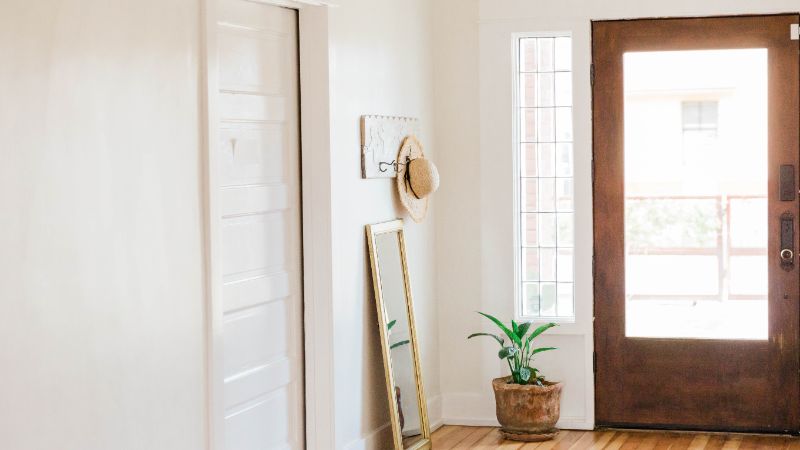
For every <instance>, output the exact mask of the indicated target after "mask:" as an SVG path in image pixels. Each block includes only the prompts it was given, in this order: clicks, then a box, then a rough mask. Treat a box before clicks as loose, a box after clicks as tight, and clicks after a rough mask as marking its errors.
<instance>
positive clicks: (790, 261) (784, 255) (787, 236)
mask: <svg viewBox="0 0 800 450" xmlns="http://www.w3.org/2000/svg"><path fill="white" fill-rule="evenodd" d="M779 256H780V258H781V268H782V269H783V270H785V271H787V272H788V271H790V270H792V268H794V215H793V214H792V213H790V212H789V211H786V212H785V213H783V214H781V252H780V255H779Z"/></svg>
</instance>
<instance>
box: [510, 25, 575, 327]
mask: <svg viewBox="0 0 800 450" xmlns="http://www.w3.org/2000/svg"><path fill="white" fill-rule="evenodd" d="M557 37H568V38H570V45H571V46H572V52H571V53H572V61H571V64H570V67H571V68H570V75H571V79H572V82H573V86H574V82H575V79H574V69H575V40H574V37H573V33H572V32H571V31H540V32H521V33H512V34H511V41H512V45H511V61H512V64H511V86H512V97H511V98H512V100H511V108H512V112H511V117H512V118H513V120H512V139H511V142H512V155H513V157H512V160H513V164H512V166H513V168H512V170H513V173H512V177H513V178H512V179H513V180H514V208H513V214H514V239H513V241H514V318H515V320H517V321H527V322H535V323H540V322H542V323H544V322H555V323H559V324H575V323H576V318H577V308H578V302H577V293H576V284H577V277H576V276H575V272H576V270H575V269H576V267H575V265H576V260H575V252H574V251H573V256H572V257H573V261H572V270H573V277H572V280H573V281H572V286H573V287H572V302H573V313H572V316H567V317H563V316H561V317H552V316H526V315H524V314H523V295H524V293H523V290H522V251H521V249H522V242H521V240H520V238H521V234H520V233H521V217H522V211H521V202H520V200H521V198H522V193H521V185H522V176H521V172H520V168H521V165H520V164H521V162H520V149H521V145H522V138H521V129H520V120H521V114H520V108H521V100H520V88H519V86H520V41H521V40H522V39H526V38H557ZM573 95H574V88H573ZM570 108H571V111H572V117H573V124H572V127H573V130H572V132H573V174H572V179H573V183H574V180H575V167H574V164H575V147H574V145H575V140H574V133H575V123H574V117H575V113H574V109H575V100H574V97H573V100H572V104H571V105H570ZM573 185H574V184H573ZM574 192H575V190H574V189H573V193H574ZM573 195H574V194H573ZM573 201H574V199H573ZM576 226H577V224H576V223H575V212H573V233H576V234H577V229H576ZM556 248H558V247H556ZM574 248H575V244H573V249H574Z"/></svg>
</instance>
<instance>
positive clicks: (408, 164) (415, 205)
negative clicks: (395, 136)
mask: <svg viewBox="0 0 800 450" xmlns="http://www.w3.org/2000/svg"><path fill="white" fill-rule="evenodd" d="M438 188H439V171H437V170H436V166H435V165H434V164H433V163H432V162H431V160H429V159H426V158H425V154H424V153H423V152H422V144H420V143H419V141H418V140H417V138H416V137H415V136H413V135H412V136H407V137H406V138H405V139H404V140H403V145H401V146H400V152H399V153H398V155H397V192H398V193H399V194H400V202H401V203H402V204H403V206H405V208H406V209H407V210H408V212H409V214H410V215H411V218H412V219H414V222H417V223H419V222H422V220H423V219H425V214H426V213H427V212H428V198H429V197H430V195H431V194H433V193H434V192H436V189H438Z"/></svg>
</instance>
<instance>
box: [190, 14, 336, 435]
mask: <svg viewBox="0 0 800 450" xmlns="http://www.w3.org/2000/svg"><path fill="white" fill-rule="evenodd" d="M217 2H218V0H201V1H200V16H199V23H198V25H199V37H200V45H199V55H198V63H199V91H200V92H199V94H200V95H199V97H200V108H199V126H200V130H199V133H200V142H201V144H200V145H201V150H200V152H201V158H200V159H201V167H199V172H200V178H201V183H202V192H203V240H204V242H203V249H204V255H203V263H204V274H205V285H204V296H205V304H206V308H205V326H204V328H205V340H206V355H205V378H206V382H205V384H206V414H205V418H206V419H205V423H204V427H205V430H206V434H207V436H206V442H207V449H208V450H222V449H224V434H223V424H224V417H223V414H224V406H223V404H224V403H223V398H222V387H223V368H222V358H221V352H222V348H223V342H222V295H221V289H222V284H221V282H220V280H221V270H220V267H219V263H218V261H219V255H220V237H219V230H220V228H221V218H220V215H219V213H218V211H219V205H220V199H219V195H218V192H217V190H216V189H213V186H216V185H217V180H218V178H219V172H220V171H219V162H218V161H217V158H216V157H215V155H216V154H217V152H216V151H215V150H216V146H217V142H218V130H217V127H216V124H217V123H218V120H217V119H218V99H217V92H218V91H217V85H218V80H217V69H218V67H219V62H218V61H217V56H216V55H217V36H216V22H217V17H218V13H217V9H216V4H217ZM258 2H259V3H264V4H270V5H277V6H282V7H290V8H292V9H296V10H297V11H298V37H299V45H298V51H299V62H300V70H299V73H300V83H299V90H300V93H299V94H300V157H301V178H302V183H301V189H302V193H301V202H302V218H303V220H302V227H303V228H302V242H303V305H304V306H303V308H304V314H303V316H304V317H303V326H304V330H314V333H306V332H305V331H304V333H303V335H304V336H303V337H304V347H305V348H304V358H303V361H304V372H305V376H304V379H305V383H304V386H305V411H306V413H305V444H306V448H307V449H309V450H314V449H319V450H323V449H328V448H330V443H332V442H336V440H335V428H334V412H335V409H334V394H333V390H332V386H333V385H334V384H333V382H334V378H333V369H334V366H333V344H332V343H333V309H332V304H333V301H332V295H331V293H332V292H333V276H332V273H333V257H332V255H333V251H332V247H333V236H332V234H331V231H330V230H331V229H332V226H331V224H332V214H331V199H330V192H331V164H330V161H331V153H330V134H331V126H330V88H329V86H330V73H329V56H328V55H329V47H330V41H329V37H328V7H329V6H332V4H331V3H330V2H328V1H317V0H258Z"/></svg>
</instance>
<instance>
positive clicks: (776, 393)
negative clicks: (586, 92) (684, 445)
mask: <svg viewBox="0 0 800 450" xmlns="http://www.w3.org/2000/svg"><path fill="white" fill-rule="evenodd" d="M799 18H800V16H798V15H797V14H784V15H771V16H740V17H714V18H686V19H648V20H624V21H599V22H594V23H593V25H592V59H593V72H594V75H593V89H592V92H593V121H594V122H593V133H594V134H593V135H594V138H593V139H594V144H593V147H594V148H593V152H594V175H593V177H594V181H593V185H594V188H593V192H594V270H595V278H594V280H595V281H594V292H595V294H594V295H595V351H596V375H595V376H596V420H597V423H598V424H599V425H609V426H624V427H663V428H683V429H705V430H741V431H764V432H785V431H790V432H797V431H800V414H798V410H799V409H800V375H799V374H800V365H799V361H800V355H799V354H798V344H799V342H798V339H799V338H800V336H799V335H798V324H799V323H800V307H798V302H800V298H799V295H800V292H799V290H798V274H800V267H798V264H800V261H798V258H797V257H796V256H795V255H794V254H795V253H796V251H797V250H798V239H797V235H798V227H797V221H798V212H799V211H798V199H797V181H796V178H797V177H798V158H799V155H800V148H798V147H799V146H800V94H799V92H798V88H799V85H800V73H799V69H798V68H799V67H800V57H799V55H800V44H799V43H800V41H798V40H795V39H793V37H792V30H793V29H794V28H793V27H792V24H797V23H798V22H800V20H798V19H799ZM794 27H796V25H795V26H794Z"/></svg>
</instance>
